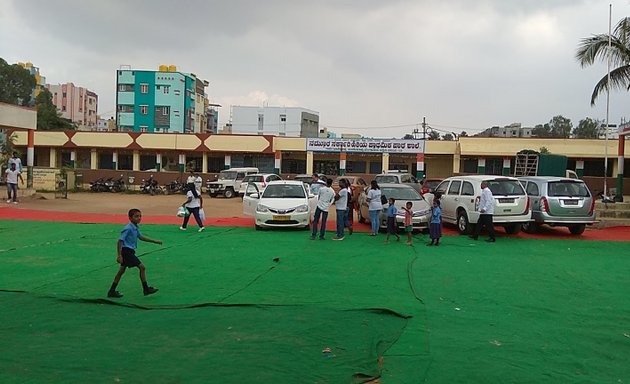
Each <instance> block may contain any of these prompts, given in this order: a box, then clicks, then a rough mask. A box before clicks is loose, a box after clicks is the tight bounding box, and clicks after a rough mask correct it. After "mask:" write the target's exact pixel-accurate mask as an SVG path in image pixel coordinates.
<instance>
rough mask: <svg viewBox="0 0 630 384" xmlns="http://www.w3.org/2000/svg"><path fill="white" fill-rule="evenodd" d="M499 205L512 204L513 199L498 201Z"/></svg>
mask: <svg viewBox="0 0 630 384" xmlns="http://www.w3.org/2000/svg"><path fill="white" fill-rule="evenodd" d="M499 203H503V204H512V203H514V199H499Z"/></svg>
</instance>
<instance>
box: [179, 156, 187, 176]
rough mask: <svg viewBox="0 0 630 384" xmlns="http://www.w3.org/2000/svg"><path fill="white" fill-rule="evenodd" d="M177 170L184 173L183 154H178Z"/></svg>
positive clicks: (184, 157) (184, 162)
mask: <svg viewBox="0 0 630 384" xmlns="http://www.w3.org/2000/svg"><path fill="white" fill-rule="evenodd" d="M178 168H179V173H184V172H186V154H185V153H180V154H179V161H178Z"/></svg>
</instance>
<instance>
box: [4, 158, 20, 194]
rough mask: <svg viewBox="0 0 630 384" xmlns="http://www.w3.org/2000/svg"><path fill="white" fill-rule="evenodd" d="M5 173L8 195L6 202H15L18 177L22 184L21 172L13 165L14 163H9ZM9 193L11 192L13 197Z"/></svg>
mask: <svg viewBox="0 0 630 384" xmlns="http://www.w3.org/2000/svg"><path fill="white" fill-rule="evenodd" d="M5 174H6V177H7V195H8V196H9V199H8V200H7V203H10V202H12V201H13V204H17V182H18V178H19V179H20V181H21V182H22V184H24V179H23V178H22V173H21V172H20V171H18V170H17V166H16V165H15V163H11V165H10V166H9V169H7V170H6V172H5ZM11 193H13V197H11Z"/></svg>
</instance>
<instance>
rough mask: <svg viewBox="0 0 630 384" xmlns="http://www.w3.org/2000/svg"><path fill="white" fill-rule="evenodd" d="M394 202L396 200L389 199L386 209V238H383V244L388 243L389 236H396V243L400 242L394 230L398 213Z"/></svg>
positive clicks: (396, 230) (396, 231) (395, 229)
mask: <svg viewBox="0 0 630 384" xmlns="http://www.w3.org/2000/svg"><path fill="white" fill-rule="evenodd" d="M395 202H396V199H394V198H393V197H390V198H389V207H387V237H386V238H385V244H387V243H389V235H394V236H396V241H400V236H399V235H398V228H396V214H397V213H398V208H396V206H395V205H394V203H395Z"/></svg>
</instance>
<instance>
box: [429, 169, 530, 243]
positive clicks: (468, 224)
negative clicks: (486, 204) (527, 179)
mask: <svg viewBox="0 0 630 384" xmlns="http://www.w3.org/2000/svg"><path fill="white" fill-rule="evenodd" d="M482 181H487V182H488V186H489V187H490V190H491V191H492V195H493V196H494V202H495V203H494V204H495V205H494V215H493V217H492V219H493V222H494V224H499V225H502V226H503V227H504V228H505V232H506V233H508V234H514V233H518V232H519V231H520V230H521V225H522V224H525V223H528V222H529V220H530V218H531V211H530V209H529V197H527V194H525V189H524V188H523V186H522V185H521V183H520V182H519V181H518V179H517V178H515V177H504V176H493V175H469V176H453V177H449V178H447V179H445V180H444V181H442V182H441V183H440V185H438V186H437V188H435V194H436V195H437V194H440V195H441V197H440V204H441V208H442V220H443V221H444V222H445V223H452V224H456V225H457V229H458V230H459V232H460V233H462V234H469V233H472V225H475V224H477V221H478V220H479V212H478V207H479V199H480V198H481V182H482Z"/></svg>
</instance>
